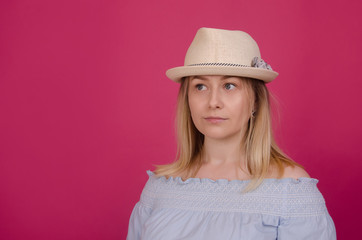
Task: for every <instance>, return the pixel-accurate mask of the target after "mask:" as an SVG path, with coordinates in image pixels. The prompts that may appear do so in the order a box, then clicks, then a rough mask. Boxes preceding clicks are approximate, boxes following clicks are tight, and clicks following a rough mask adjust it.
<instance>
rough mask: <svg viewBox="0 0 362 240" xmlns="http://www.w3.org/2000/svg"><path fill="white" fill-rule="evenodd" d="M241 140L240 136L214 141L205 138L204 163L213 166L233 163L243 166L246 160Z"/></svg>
mask: <svg viewBox="0 0 362 240" xmlns="http://www.w3.org/2000/svg"><path fill="white" fill-rule="evenodd" d="M241 140H242V139H241V136H239V135H236V136H232V137H229V138H227V139H212V138H208V137H206V136H205V139H204V144H203V151H202V162H203V163H209V164H213V165H220V164H232V163H234V164H237V165H241V164H242V163H243V160H244V159H245V157H244V151H243V150H242V148H241Z"/></svg>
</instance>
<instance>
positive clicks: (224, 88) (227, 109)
mask: <svg viewBox="0 0 362 240" xmlns="http://www.w3.org/2000/svg"><path fill="white" fill-rule="evenodd" d="M189 81H190V82H189V88H188V101H189V106H190V111H191V117H192V120H193V122H194V124H195V126H196V128H197V129H198V130H199V131H200V132H201V133H202V134H204V135H205V137H209V138H214V139H227V138H230V137H233V136H235V135H237V134H239V135H240V134H241V133H244V132H245V129H246V126H247V123H248V120H249V118H250V116H251V111H252V109H251V107H250V106H251V105H250V103H251V102H250V101H251V100H252V101H253V99H254V97H253V96H249V95H248V94H247V88H246V86H245V84H243V83H244V82H243V80H242V79H241V78H239V77H230V76H194V77H191V78H190V79H189ZM240 136H241V135H240Z"/></svg>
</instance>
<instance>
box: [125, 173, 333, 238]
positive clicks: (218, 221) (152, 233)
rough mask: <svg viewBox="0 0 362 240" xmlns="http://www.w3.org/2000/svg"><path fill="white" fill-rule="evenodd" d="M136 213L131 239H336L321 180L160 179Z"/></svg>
mask: <svg viewBox="0 0 362 240" xmlns="http://www.w3.org/2000/svg"><path fill="white" fill-rule="evenodd" d="M147 173H148V175H149V180H148V181H147V183H146V186H145V187H144V189H143V192H142V194H141V199H140V201H139V202H138V203H137V204H136V206H135V207H134V209H133V212H132V215H131V218H130V222H129V228H128V236H127V239H128V240H139V239H142V240H151V239H152V240H171V239H189V240H193V239H195V240H196V239H197V240H202V239H207V240H213V239H215V240H216V239H218V240H219V239H221V240H229V239H230V240H233V239H238V240H239V239H258V240H262V239H281V240H301V239H308V240H317V239H318V240H333V239H336V230H335V227H334V223H333V220H332V218H331V217H330V215H329V214H328V211H327V208H326V205H325V201H324V198H323V196H322V194H321V193H320V192H319V190H318V188H317V186H316V185H317V182H318V180H317V179H313V178H299V179H298V180H296V179H292V178H283V179H265V180H264V181H263V183H262V184H261V185H260V186H259V187H258V188H257V189H256V190H254V191H252V192H249V193H242V192H241V191H242V189H243V188H244V187H245V186H246V185H247V184H248V182H249V181H248V180H244V181H242V180H232V181H229V180H226V179H219V180H211V179H199V178H189V179H187V180H185V181H183V180H182V179H181V178H180V177H176V178H172V177H170V178H168V179H166V177H156V176H155V175H154V173H152V172H151V171H147Z"/></svg>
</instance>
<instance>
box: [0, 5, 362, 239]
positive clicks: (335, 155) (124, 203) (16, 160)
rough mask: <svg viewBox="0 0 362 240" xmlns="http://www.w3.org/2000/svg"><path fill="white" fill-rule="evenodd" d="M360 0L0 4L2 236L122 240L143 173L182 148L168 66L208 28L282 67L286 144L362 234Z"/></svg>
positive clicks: (340, 221)
mask: <svg viewBox="0 0 362 240" xmlns="http://www.w3.org/2000/svg"><path fill="white" fill-rule="evenodd" d="M361 3H362V2H361V1H360V0H355V1H312V0H310V1H306V0H299V1H290V0H278V1H268V0H259V1H232V0H223V1H212V0H208V1H195V0H187V1H175V0H164V1H157V2H155V1H149V0H146V1H131V0H127V1H120V0H119V1H102V0H92V1H90V0H88V1H85V0H84V1H74V0H66V1H65V0H61V1H60V0H59V1H47V0H27V1H25V0H24V1H1V3H0V114H1V116H0V238H1V239H9V240H10V239H55V240H56V239H125V236H126V234H127V227H128V219H129V216H130V214H131V211H132V208H133V206H134V204H135V203H136V202H137V201H138V199H139V196H140V193H141V190H142V188H143V186H144V184H145V182H146V180H147V176H146V173H145V171H146V170H147V169H151V170H152V169H154V167H153V166H154V164H163V163H167V162H170V161H172V160H173V159H174V156H175V150H176V147H175V136H174V129H173V118H174V113H175V111H174V110H175V103H176V95H177V91H178V84H176V83H173V82H172V81H170V80H168V79H167V78H166V76H165V74H164V73H165V70H167V69H168V68H171V67H174V66H179V65H181V64H183V58H184V54H185V52H186V50H187V47H188V46H189V44H190V42H191V40H192V38H193V37H194V35H195V33H196V30H197V29H198V28H200V27H203V26H206V27H215V28H225V29H240V30H244V31H246V32H248V33H250V34H251V36H253V38H254V39H255V40H256V41H257V42H258V44H259V46H260V49H261V54H262V57H263V58H264V59H265V60H266V61H267V62H268V63H270V64H271V65H272V67H273V68H274V69H275V70H276V71H278V72H279V73H280V75H279V77H278V78H277V79H276V80H275V82H273V83H271V84H269V85H268V86H269V88H270V89H271V91H272V92H273V93H274V94H275V95H276V96H277V97H278V99H279V111H280V118H281V120H280V123H279V124H277V125H276V126H275V129H276V131H277V135H278V141H279V143H280V145H281V146H282V148H283V149H284V150H285V151H286V152H287V153H288V154H289V155H290V156H291V157H292V158H293V159H295V160H296V161H297V162H299V163H301V164H302V165H304V166H305V168H306V170H307V171H308V172H309V173H310V175H311V176H312V177H314V178H318V179H319V180H320V182H319V184H318V187H319V189H320V190H321V192H322V193H323V195H324V197H325V199H326V202H327V207H328V209H329V212H330V214H331V216H332V217H333V219H334V221H335V224H336V228H337V235H338V238H339V239H356V238H355V236H359V235H360V229H359V228H360V225H361V220H360V219H361V217H360V215H361V213H362V212H361V204H360V203H361V202H362V193H361V181H362V174H361V170H362V169H361V165H362V164H361V160H362V147H361V138H362V132H361V126H360V124H361V123H362V113H361V103H362V101H361V94H360V91H361V88H362V79H361V69H362V62H361V60H360V59H361V53H362V51H361V50H362V47H361V46H362V44H361V43H362V31H361V29H362V24H361V23H362V18H361V11H362V5H361Z"/></svg>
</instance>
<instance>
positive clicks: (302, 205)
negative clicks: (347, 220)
mask: <svg viewBox="0 0 362 240" xmlns="http://www.w3.org/2000/svg"><path fill="white" fill-rule="evenodd" d="M317 183H318V180H317V179H312V178H301V179H300V180H294V181H292V182H291V183H290V184H288V185H285V186H286V189H285V191H284V201H283V206H282V208H283V209H284V213H283V216H281V218H280V220H279V226H278V238H277V239H278V240H289V239H293V240H304V239H305V240H307V239H308V240H309V239H318V240H335V239H336V229H335V226H334V223H333V220H332V218H331V216H330V215H329V213H328V210H327V207H326V204H325V200H324V198H323V196H322V193H321V192H320V191H319V189H318V188H317Z"/></svg>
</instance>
